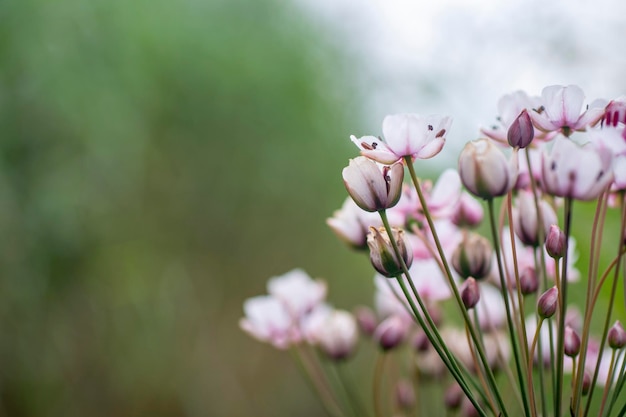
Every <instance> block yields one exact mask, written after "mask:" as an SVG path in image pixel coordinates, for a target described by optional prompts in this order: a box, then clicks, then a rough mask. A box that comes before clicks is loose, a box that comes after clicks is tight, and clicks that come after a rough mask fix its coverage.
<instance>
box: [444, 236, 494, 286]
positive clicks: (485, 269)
mask: <svg viewBox="0 0 626 417" xmlns="http://www.w3.org/2000/svg"><path fill="white" fill-rule="evenodd" d="M492 256H493V249H491V244H490V243H489V241H488V240H487V239H486V238H484V237H483V236H481V235H479V234H477V233H473V232H469V233H467V234H465V236H464V237H463V241H462V242H461V243H460V244H459V246H457V248H456V249H455V250H454V253H453V254H452V266H453V267H454V269H455V270H456V272H458V273H459V275H460V276H461V277H462V278H469V277H474V278H475V279H482V278H485V277H486V276H487V275H489V272H490V271H491V264H492Z"/></svg>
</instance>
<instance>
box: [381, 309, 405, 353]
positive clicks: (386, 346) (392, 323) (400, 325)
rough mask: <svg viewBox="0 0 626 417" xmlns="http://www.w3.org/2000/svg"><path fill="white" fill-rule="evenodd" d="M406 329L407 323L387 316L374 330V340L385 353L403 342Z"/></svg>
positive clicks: (396, 317) (398, 318) (399, 318)
mask: <svg viewBox="0 0 626 417" xmlns="http://www.w3.org/2000/svg"><path fill="white" fill-rule="evenodd" d="M408 328H409V326H408V324H407V322H406V321H404V320H403V319H402V318H401V317H399V316H389V317H387V318H386V319H385V320H383V322H382V323H380V324H379V325H378V327H377V328H376V331H375V332H374V339H375V340H377V341H378V344H379V345H380V347H381V348H383V350H385V351H387V350H390V349H393V348H395V347H396V346H398V345H400V344H401V343H402V342H404V339H405V338H406V334H407V331H408Z"/></svg>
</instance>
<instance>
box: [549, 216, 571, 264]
mask: <svg viewBox="0 0 626 417" xmlns="http://www.w3.org/2000/svg"><path fill="white" fill-rule="evenodd" d="M566 243H567V242H566V239H565V233H564V232H563V231H562V230H561V229H559V226H557V225H555V224H553V225H552V226H550V230H549V231H548V236H547V237H546V251H548V255H550V256H551V257H552V258H554V259H561V258H562V257H563V256H565V249H566V246H567V245H566Z"/></svg>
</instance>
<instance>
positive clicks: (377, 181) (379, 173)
mask: <svg viewBox="0 0 626 417" xmlns="http://www.w3.org/2000/svg"><path fill="white" fill-rule="evenodd" d="M342 175H343V183H344V184H345V186H346V190H348V194H350V197H352V199H353V200H354V202H355V203H356V204H357V205H358V206H359V207H361V208H362V209H363V210H365V211H371V212H374V211H380V210H384V209H387V208H390V207H393V206H395V205H396V204H397V203H398V200H399V199H400V194H401V191H402V180H403V178H404V166H403V165H402V164H393V165H391V166H386V165H385V166H383V167H382V168H380V167H379V165H378V164H377V163H376V162H374V161H372V160H371V159H368V158H366V157H364V156H358V157H356V158H354V159H351V160H350V163H349V165H348V166H347V167H345V168H344V169H343V172H342Z"/></svg>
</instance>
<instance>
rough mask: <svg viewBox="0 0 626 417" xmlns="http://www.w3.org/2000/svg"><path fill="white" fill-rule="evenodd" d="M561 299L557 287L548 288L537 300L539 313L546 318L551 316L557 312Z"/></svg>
mask: <svg viewBox="0 0 626 417" xmlns="http://www.w3.org/2000/svg"><path fill="white" fill-rule="evenodd" d="M558 301H559V291H558V290H557V289H556V287H552V288H550V289H548V290H547V291H546V292H544V293H543V294H541V296H540V297H539V300H538V301H537V313H539V315H540V316H541V317H543V318H544V319H547V318H550V317H552V316H553V315H554V313H555V312H556V307H557V305H558Z"/></svg>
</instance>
